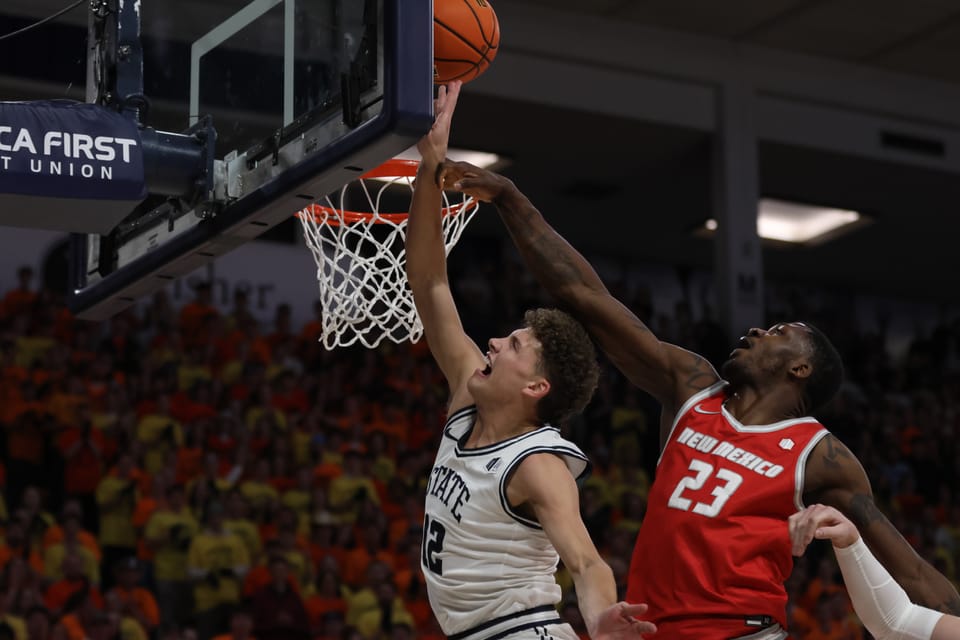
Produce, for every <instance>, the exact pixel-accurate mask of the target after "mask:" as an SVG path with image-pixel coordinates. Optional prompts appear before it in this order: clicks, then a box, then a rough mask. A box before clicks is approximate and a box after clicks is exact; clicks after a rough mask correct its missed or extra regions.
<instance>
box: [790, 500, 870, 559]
mask: <svg viewBox="0 0 960 640" xmlns="http://www.w3.org/2000/svg"><path fill="white" fill-rule="evenodd" d="M788 524H789V528H790V542H791V544H792V546H793V555H795V556H802V555H803V552H804V551H806V549H807V545H809V544H810V543H811V542H813V540H814V539H815V538H816V539H818V540H832V541H833V546H835V547H839V548H841V549H842V548H843V547H849V546H850V545H851V544H853V543H854V542H856V541H857V538H859V537H860V532H859V531H857V527H856V526H854V524H853V523H852V522H850V520H848V519H847V518H846V516H844V515H843V514H842V513H840V512H839V511H837V510H836V509H834V508H833V507H827V506H825V505H822V504H814V505H811V506H809V507H807V508H806V509H804V510H803V511H798V512H797V513H795V514H793V515H792V516H790V519H789V521H788Z"/></svg>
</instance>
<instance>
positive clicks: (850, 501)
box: [804, 435, 960, 615]
mask: <svg viewBox="0 0 960 640" xmlns="http://www.w3.org/2000/svg"><path fill="white" fill-rule="evenodd" d="M805 483H806V488H805V491H804V502H805V503H806V504H815V503H820V504H824V505H828V506H830V507H833V508H835V509H837V510H838V511H839V512H840V513H842V514H843V515H844V516H846V517H847V518H849V519H850V520H851V521H852V522H853V524H854V525H856V527H857V529H858V530H859V532H860V535H861V536H862V537H863V540H864V542H865V543H866V544H867V546H868V547H870V549H871V551H872V552H873V553H874V555H876V557H877V559H878V560H879V561H880V562H881V564H882V565H883V566H884V567H885V568H886V569H887V570H888V571H889V572H890V574H891V575H892V576H893V579H894V580H896V581H897V582H898V583H899V584H900V585H901V586H902V587H903V588H904V590H905V591H906V592H907V594H908V595H909V597H910V600H912V601H913V602H916V603H918V604H920V605H922V606H924V607H929V608H931V609H934V610H937V611H943V612H945V613H952V614H954V615H958V614H960V594H958V593H957V590H956V589H955V588H954V586H953V585H952V584H951V583H950V581H949V580H947V579H946V578H945V577H944V576H943V575H942V574H941V573H940V572H939V571H937V570H936V569H934V568H933V566H932V565H931V564H930V563H929V562H927V561H925V560H924V559H923V558H921V557H920V556H919V555H918V554H917V552H916V551H914V549H913V547H912V546H910V543H908V542H907V541H906V540H905V539H904V537H903V536H902V535H900V532H899V531H897V529H896V527H894V526H893V524H891V522H890V521H889V520H888V519H887V518H886V516H884V515H883V513H882V512H881V511H880V509H879V508H878V507H877V505H876V503H875V502H874V499H873V490H872V489H871V487H870V480H869V479H868V478H867V474H866V472H865V471H864V470H863V467H862V466H861V465H860V462H859V461H858V460H857V458H856V457H855V456H854V455H853V453H851V452H850V450H849V449H848V448H847V447H846V446H845V445H844V444H843V443H842V442H840V441H839V440H838V439H837V438H835V437H834V436H833V435H828V436H826V437H825V438H824V439H823V440H821V441H820V443H818V444H817V446H816V447H815V448H814V450H813V451H812V452H811V454H810V459H809V461H808V462H807V468H806V481H805Z"/></svg>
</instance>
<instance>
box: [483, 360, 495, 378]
mask: <svg viewBox="0 0 960 640" xmlns="http://www.w3.org/2000/svg"><path fill="white" fill-rule="evenodd" d="M483 361H484V363H485V364H486V366H485V367H484V368H483V369H480V375H481V376H483V377H487V376H488V375H490V371H491V369H492V368H493V367H492V365H491V364H490V356H489V355H484V356H483Z"/></svg>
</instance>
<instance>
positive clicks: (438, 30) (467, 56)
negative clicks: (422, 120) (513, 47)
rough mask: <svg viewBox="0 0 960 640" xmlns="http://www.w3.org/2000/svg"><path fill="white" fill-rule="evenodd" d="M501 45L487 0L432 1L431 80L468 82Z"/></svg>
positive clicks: (483, 69)
mask: <svg viewBox="0 0 960 640" xmlns="http://www.w3.org/2000/svg"><path fill="white" fill-rule="evenodd" d="M499 46H500V23H499V22H498V21H497V14H496V13H494V11H493V7H492V6H490V3H489V2H488V1H487V0H434V3H433V81H434V82H435V83H436V84H443V83H446V82H450V81H451V80H462V81H463V82H469V81H470V80H473V79H474V78H476V77H477V76H479V75H480V74H481V73H483V72H484V71H486V70H487V67H489V66H490V63H491V62H493V59H494V57H495V56H496V55H497V47H499Z"/></svg>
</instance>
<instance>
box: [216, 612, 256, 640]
mask: <svg viewBox="0 0 960 640" xmlns="http://www.w3.org/2000/svg"><path fill="white" fill-rule="evenodd" d="M252 634H253V618H251V617H250V612H249V611H247V610H246V609H244V608H243V607H238V608H236V609H234V610H233V612H232V613H231V614H230V632H229V633H221V634H220V635H218V636H214V637H213V640H255V639H254V637H253V635H252Z"/></svg>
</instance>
